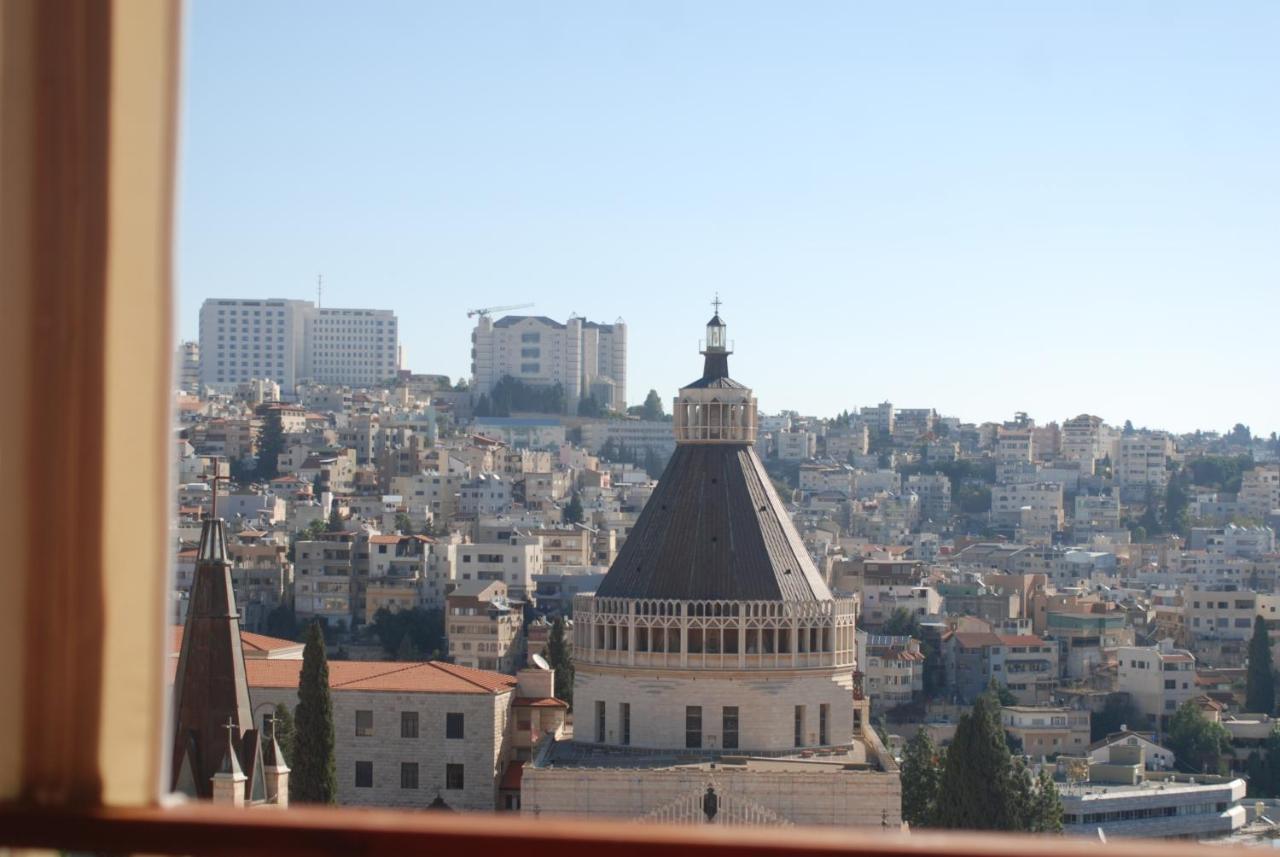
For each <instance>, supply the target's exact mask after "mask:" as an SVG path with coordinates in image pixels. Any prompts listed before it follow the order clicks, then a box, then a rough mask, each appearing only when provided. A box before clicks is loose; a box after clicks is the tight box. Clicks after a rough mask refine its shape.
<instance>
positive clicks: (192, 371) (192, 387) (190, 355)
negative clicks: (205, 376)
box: [176, 342, 200, 393]
mask: <svg viewBox="0 0 1280 857" xmlns="http://www.w3.org/2000/svg"><path fill="white" fill-rule="evenodd" d="M176 371H177V378H176V381H177V385H178V389H179V390H185V391H186V392H188V393H194V392H195V391H196V389H197V388H198V387H199V386H200V343H198V342H183V343H180V344H179V345H178V357H177V369H176Z"/></svg>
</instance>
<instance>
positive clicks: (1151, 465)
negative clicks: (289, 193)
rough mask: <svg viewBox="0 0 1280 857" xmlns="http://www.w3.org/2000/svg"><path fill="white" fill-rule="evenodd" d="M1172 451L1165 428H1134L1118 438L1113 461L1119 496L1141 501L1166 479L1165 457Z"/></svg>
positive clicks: (1167, 477) (1166, 466)
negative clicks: (1154, 429)
mask: <svg viewBox="0 0 1280 857" xmlns="http://www.w3.org/2000/svg"><path fill="white" fill-rule="evenodd" d="M1173 453H1174V443H1173V438H1171V437H1169V435H1168V434H1167V433H1166V432H1162V431H1152V432H1138V433H1135V434H1132V435H1125V436H1123V437H1121V438H1120V442H1119V444H1118V446H1117V457H1116V461H1115V481H1116V485H1117V486H1119V488H1120V495H1121V499H1123V500H1131V501H1135V502H1143V501H1145V499H1146V497H1147V494H1148V493H1149V492H1153V493H1154V494H1155V495H1156V496H1159V493H1160V492H1162V491H1164V489H1165V486H1166V485H1168V483H1169V460H1170V458H1172V456H1173Z"/></svg>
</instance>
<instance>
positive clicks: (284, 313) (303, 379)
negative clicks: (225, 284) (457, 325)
mask: <svg viewBox="0 0 1280 857" xmlns="http://www.w3.org/2000/svg"><path fill="white" fill-rule="evenodd" d="M398 353H399V331H398V329H397V323H396V316H395V313H393V312H392V311H391V310H379V309H334V308H329V307H317V306H316V305H315V304H313V303H311V302H310V301H295V300H282V299H276V298H272V299H268V300H244V299H238V300H237V299H226V300H223V299H210V300H207V301H205V302H204V305H203V306H201V307H200V380H201V382H202V383H204V384H205V385H207V386H210V387H213V388H214V389H225V388H229V387H232V386H234V385H236V384H238V383H239V382H241V381H247V380H249V379H250V378H267V379H270V380H272V381H275V382H276V383H278V384H279V385H280V388H281V390H282V391H284V392H285V395H286V397H289V396H291V395H292V393H293V391H294V389H295V388H296V387H297V386H298V385H299V384H302V383H307V382H314V383H318V384H346V385H350V386H368V385H372V384H378V383H381V382H383V381H386V380H387V379H389V378H392V377H393V376H394V375H395V374H396V371H397V369H398V368H399V365H398V359H397V355H398Z"/></svg>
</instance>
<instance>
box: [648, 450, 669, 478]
mask: <svg viewBox="0 0 1280 857" xmlns="http://www.w3.org/2000/svg"><path fill="white" fill-rule="evenodd" d="M663 467H664V465H663V463H662V456H661V455H659V454H658V450H656V449H654V448H653V447H652V446H650V447H647V448H646V449H645V451H644V472H645V473H648V474H649V478H650V479H657V478H659V477H660V476H662V468H663Z"/></svg>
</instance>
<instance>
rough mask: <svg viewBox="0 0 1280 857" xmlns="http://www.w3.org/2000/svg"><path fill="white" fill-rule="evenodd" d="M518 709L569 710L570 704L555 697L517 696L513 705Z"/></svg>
mask: <svg viewBox="0 0 1280 857" xmlns="http://www.w3.org/2000/svg"><path fill="white" fill-rule="evenodd" d="M511 704H512V705H515V706H516V707H518V708H568V707H569V703H567V702H565V701H564V700H563V699H556V698H555V697H554V696H543V697H537V696H517V697H516V698H515V699H514V700H513V701H512V703H511Z"/></svg>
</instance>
